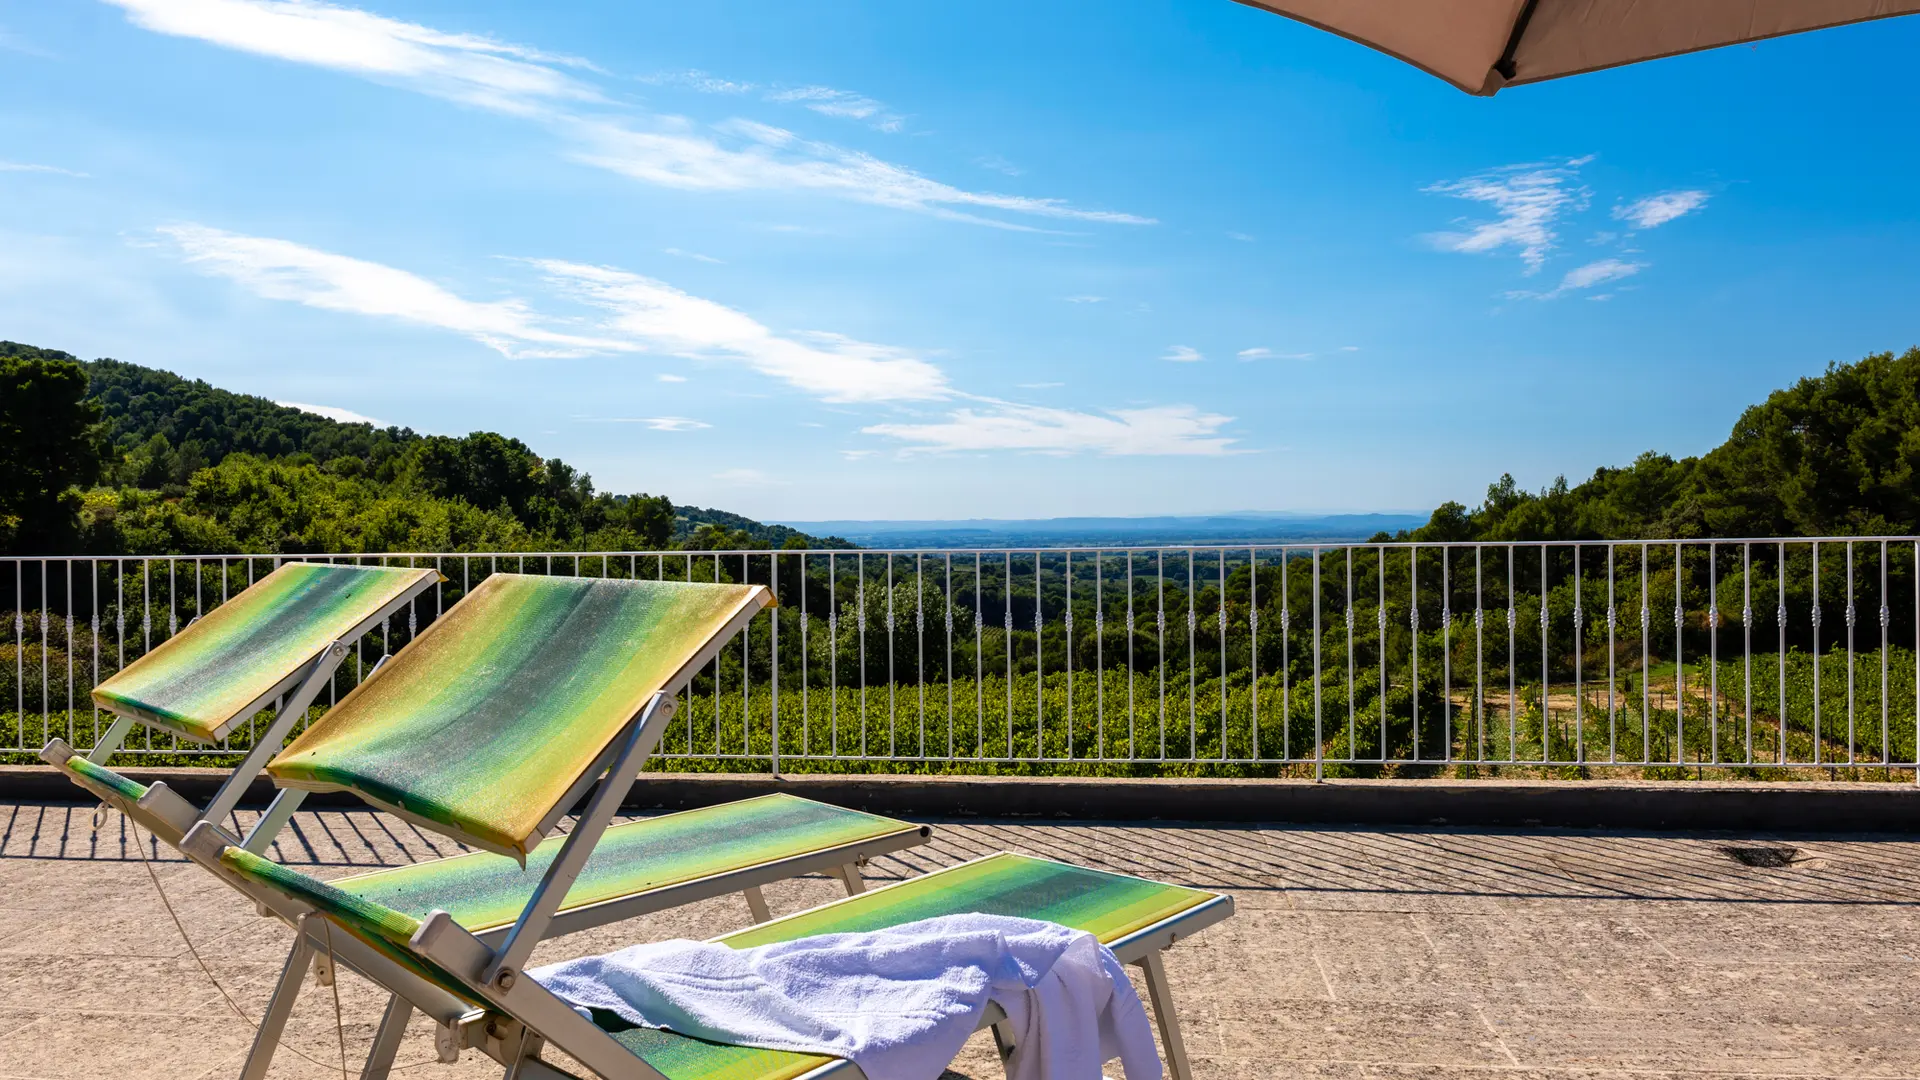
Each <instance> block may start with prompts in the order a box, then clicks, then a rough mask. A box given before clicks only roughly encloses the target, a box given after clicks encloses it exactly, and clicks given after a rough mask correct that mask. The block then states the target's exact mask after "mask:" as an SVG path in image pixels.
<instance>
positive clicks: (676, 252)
mask: <svg viewBox="0 0 1920 1080" xmlns="http://www.w3.org/2000/svg"><path fill="white" fill-rule="evenodd" d="M661 251H662V252H663V253H665V254H667V255H672V256H675V257H677V258H681V259H692V260H693V261H695V262H703V263H713V264H715V265H717V266H725V265H726V263H725V262H724V261H723V260H720V259H716V258H714V257H713V256H711V255H702V254H700V253H699V252H697V251H682V250H680V249H679V248H662V249H661Z"/></svg>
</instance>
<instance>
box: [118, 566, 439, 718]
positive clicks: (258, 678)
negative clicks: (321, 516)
mask: <svg viewBox="0 0 1920 1080" xmlns="http://www.w3.org/2000/svg"><path fill="white" fill-rule="evenodd" d="M437 577H438V573H437V572H436V571H434V570H432V569H423V568H411V567H382V566H330V565H326V564H321V563H287V564H285V565H283V566H281V567H280V568H279V569H277V570H275V571H273V572H272V573H271V574H268V575H267V576H266V577H264V578H261V579H260V580H259V581H256V582H254V583H253V584H252V585H251V586H249V587H248V588H247V589H246V590H245V591H243V592H241V593H240V594H239V595H237V596H235V597H233V598H232V599H230V600H228V601H227V602H225V603H223V604H221V605H220V606H219V607H216V608H214V609H213V610H212V611H209V612H207V614H206V615H205V616H203V617H201V618H200V619H198V620H196V621H195V622H193V623H192V624H190V625H188V626H187V627H186V628H185V629H183V630H181V631H180V632H179V633H178V634H175V635H174V636H172V637H170V638H168V639H167V640H166V641H163V642H161V643H160V644H159V645H157V646H155V647H154V649H153V651H151V652H149V653H147V654H146V655H145V656H142V657H141V658H140V659H138V660H135V661H134V662H133V663H131V664H128V665H127V666H126V667H125V668H124V669H122V670H121V671H120V672H119V673H118V674H116V675H114V676H113V677H112V678H110V679H107V680H106V681H105V682H102V683H101V684H100V685H98V686H96V687H94V689H93V700H94V703H95V704H97V705H99V706H100V708H102V709H105V710H107V711H108V712H111V713H115V714H117V715H122V716H131V717H133V718H134V719H136V720H139V721H141V722H143V723H146V724H150V725H153V726H154V727H159V728H164V729H166V730H168V731H172V732H176V733H178V734H180V735H184V736H186V737H187V738H189V739H195V740H199V741H201V742H217V741H219V740H220V739H223V738H226V736H227V734H228V732H230V731H232V730H233V728H234V727H235V726H236V725H238V724H239V723H241V722H242V721H244V720H246V719H247V718H249V717H251V716H252V715H253V714H254V713H255V712H257V711H259V710H260V709H262V708H265V707H266V706H267V704H268V703H269V702H271V701H272V700H273V699H274V698H275V697H276V696H278V695H279V694H281V693H284V692H285V691H286V690H288V689H290V688H291V687H292V685H293V684H294V683H295V682H296V681H297V680H298V679H299V678H300V677H301V674H302V671H303V669H304V668H305V667H306V665H307V664H308V662H310V661H311V660H313V658H314V657H316V656H318V655H320V653H321V651H322V650H324V649H325V648H326V647H327V645H328V644H329V643H331V642H334V641H338V640H352V639H354V638H357V637H359V636H360V635H361V634H362V633H365V632H366V631H367V630H368V629H370V628H371V627H372V625H373V624H374V623H375V622H377V621H378V620H379V619H381V618H382V617H384V616H385V615H386V614H387V613H388V612H389V611H391V610H393V609H394V608H395V607H397V606H398V605H399V604H401V603H403V602H404V601H405V600H407V599H408V598H409V597H411V596H414V595H417V594H418V593H419V592H421V591H422V590H424V589H425V588H426V587H427V586H428V585H430V584H431V583H432V582H433V581H434V580H435V579H436V578H437Z"/></svg>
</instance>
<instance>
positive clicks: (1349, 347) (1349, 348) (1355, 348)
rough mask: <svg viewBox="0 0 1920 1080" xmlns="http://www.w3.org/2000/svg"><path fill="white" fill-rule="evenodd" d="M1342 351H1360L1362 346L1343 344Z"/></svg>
mask: <svg viewBox="0 0 1920 1080" xmlns="http://www.w3.org/2000/svg"><path fill="white" fill-rule="evenodd" d="M1340 351H1341V352H1359V351H1360V346H1358V345H1342V346H1340Z"/></svg>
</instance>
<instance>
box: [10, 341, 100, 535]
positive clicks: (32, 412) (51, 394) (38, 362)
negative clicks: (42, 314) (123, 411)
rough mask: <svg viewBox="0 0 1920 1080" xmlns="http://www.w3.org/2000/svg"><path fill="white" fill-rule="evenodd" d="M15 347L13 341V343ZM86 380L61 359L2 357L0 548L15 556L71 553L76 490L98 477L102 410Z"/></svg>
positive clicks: (76, 514) (77, 501)
mask: <svg viewBox="0 0 1920 1080" xmlns="http://www.w3.org/2000/svg"><path fill="white" fill-rule="evenodd" d="M9 344H10V343H9ZM86 394H87V375H86V372H85V371H83V370H82V369H81V367H80V365H79V364H77V363H75V362H73V361H72V360H71V359H64V358H60V357H57V356H44V355H24V354H22V353H18V352H14V353H7V354H0V461H4V462H5V463H6V464H5V467H4V468H0V545H3V547H4V550H5V551H7V552H10V553H17V554H41V553H52V552H59V551H67V550H71V549H72V547H73V545H74V544H75V542H76V540H77V539H78V535H79V510H80V494H79V492H78V491H76V490H75V488H77V487H79V486H82V485H86V484H91V483H92V482H93V481H94V480H95V479H96V478H98V477H99V475H100V466H101V459H102V456H103V455H102V446H101V437H100V429H99V426H98V425H99V422H100V407H99V406H98V405H97V404H95V403H93V402H91V401H88V400H87V397H86Z"/></svg>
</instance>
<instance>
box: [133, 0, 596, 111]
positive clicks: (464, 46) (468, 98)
mask: <svg viewBox="0 0 1920 1080" xmlns="http://www.w3.org/2000/svg"><path fill="white" fill-rule="evenodd" d="M107 2H108V3H111V4H115V5H117V6H119V7H121V8H124V9H125V10H126V12H127V17H128V18H129V19H131V20H132V21H133V22H134V24H135V25H137V26H140V27H143V28H145V29H148V30H152V31H154V32H155V33H161V34H171V35H174V36H176V37H190V38H199V39H200V40H202V41H208V42H212V43H213V44H215V45H222V46H225V47H227V48H229V49H238V50H241V51H243V52H251V53H258V54H260V55H262V56H272V57H276V58H278V59H281V60H291V61H293V62H294V63H299V64H312V65H315V66H318V67H326V68H333V69H334V70H336V71H345V72H349V73H351V74H355V75H359V76H361V77H363V78H369V79H375V80H378V81H382V82H387V83H392V84H395V85H402V86H407V87H410V88H412V89H415V90H419V91H422V92H424V93H429V94H432V95H434V96H436V97H441V98H446V99H448V100H452V101H460V102H465V103H467V104H471V105H478V106H481V107H483V108H488V109H495V110H498V111H501V112H509V113H515V114H519V115H531V114H534V113H537V112H539V111H540V110H541V109H543V108H544V107H546V106H548V105H550V104H552V103H554V102H558V101H595V100H598V99H599V98H600V94H599V93H598V92H597V91H595V90H593V89H592V88H591V87H589V86H587V85H586V84H584V83H582V82H580V81H578V80H577V79H575V78H573V77H572V76H569V75H567V74H565V73H563V72H561V71H558V70H556V68H557V67H560V66H568V67H576V68H584V67H588V66H590V65H587V64H586V63H585V62H584V61H580V60H575V59H572V58H568V57H558V56H552V55H549V54H547V53H543V52H539V51H538V50H534V49H528V48H523V47H521V46H517V45H507V44H503V43H500V42H497V41H493V40H491V39H488V38H483V37H477V36H474V35H470V34H448V33H443V32H441V31H438V30H434V29H431V28H429V27H425V26H421V25H419V24H417V23H409V22H401V21H399V20H397V19H388V18H383V17H382V16H379V15H374V14H372V13H370V12H365V11H359V10H356V9H354V8H346V7H336V6H334V5H332V4H325V3H318V2H310V0H107Z"/></svg>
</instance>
